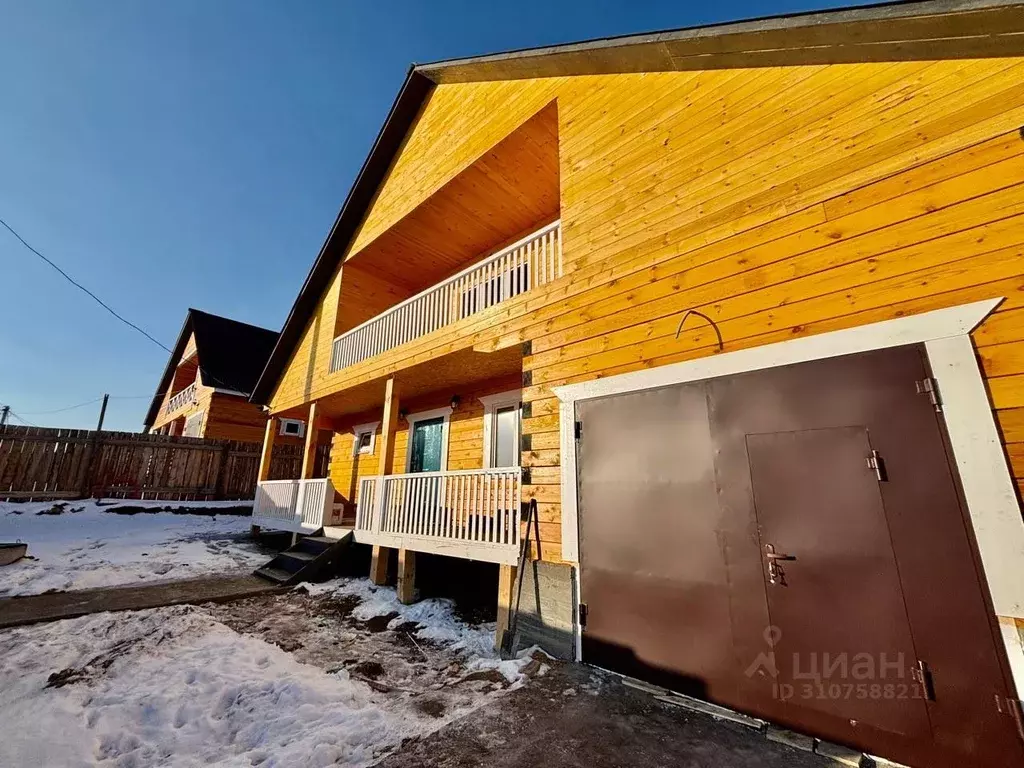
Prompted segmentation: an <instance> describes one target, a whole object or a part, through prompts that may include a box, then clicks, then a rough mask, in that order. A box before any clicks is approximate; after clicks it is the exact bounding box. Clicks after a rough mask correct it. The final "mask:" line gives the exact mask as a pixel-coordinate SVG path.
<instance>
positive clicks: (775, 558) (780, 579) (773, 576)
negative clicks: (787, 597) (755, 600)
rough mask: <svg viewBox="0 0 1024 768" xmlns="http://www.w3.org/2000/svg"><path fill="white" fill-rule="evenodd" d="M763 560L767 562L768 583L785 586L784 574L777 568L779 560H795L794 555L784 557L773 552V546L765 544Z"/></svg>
mask: <svg viewBox="0 0 1024 768" xmlns="http://www.w3.org/2000/svg"><path fill="white" fill-rule="evenodd" d="M764 552H765V555H764V556H765V559H766V560H767V561H768V583H769V584H781V585H782V586H786V574H785V573H784V572H783V570H782V569H781V568H780V567H779V561H780V560H796V556H795V555H784V554H782V553H780V552H776V551H775V546H774V545H773V544H765V546H764Z"/></svg>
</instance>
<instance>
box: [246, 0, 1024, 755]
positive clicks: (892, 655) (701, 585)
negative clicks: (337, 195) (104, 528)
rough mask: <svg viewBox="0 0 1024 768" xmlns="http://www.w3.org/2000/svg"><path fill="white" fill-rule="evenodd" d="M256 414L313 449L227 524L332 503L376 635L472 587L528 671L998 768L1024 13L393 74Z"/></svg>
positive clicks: (1015, 599)
mask: <svg viewBox="0 0 1024 768" xmlns="http://www.w3.org/2000/svg"><path fill="white" fill-rule="evenodd" d="M253 400H254V401H255V402H259V403H266V404H267V405H268V406H269V409H270V413H271V415H272V418H273V421H272V422H271V424H270V425H268V427H267V431H266V440H265V452H266V450H269V448H270V447H271V446H272V444H273V441H274V440H275V439H276V437H277V435H278V434H279V430H278V428H277V426H275V425H276V423H277V420H279V419H285V418H289V419H302V420H305V421H306V422H307V423H308V424H309V425H311V426H312V427H319V428H322V429H325V430H329V431H330V432H331V433H332V434H333V438H332V451H331V459H330V473H329V477H328V478H325V479H321V480H312V479H310V476H309V474H308V470H304V472H303V475H302V477H299V478H295V480H294V481H285V482H283V483H280V482H279V483H274V482H263V483H261V484H260V487H259V489H258V493H257V504H256V508H255V510H254V516H255V517H254V522H255V523H257V524H259V525H267V526H272V527H282V528H286V529H290V530H302V531H312V530H317V529H319V528H320V527H321V525H322V524H323V523H324V519H323V509H325V508H330V500H331V499H333V498H334V496H335V494H337V496H338V500H339V501H340V502H341V503H344V504H348V505H350V507H351V509H352V512H353V516H354V517H353V520H352V523H351V526H352V527H353V529H354V534H353V535H354V537H355V539H356V541H359V542H363V543H366V544H370V545H373V547H374V558H373V565H372V566H371V570H372V574H371V575H372V578H374V579H375V580H376V581H378V582H380V581H382V580H383V579H384V578H385V577H386V573H387V562H388V560H389V558H394V557H395V556H397V559H398V588H399V593H400V596H401V597H402V598H403V599H406V600H410V599H413V598H414V594H415V593H414V577H415V556H416V554H417V553H430V554H434V555H438V554H439V555H447V556H450V557H459V558H472V559H476V560H485V561H490V562H493V563H498V564H499V574H498V576H497V577H496V579H495V581H496V584H495V588H496V590H497V596H496V599H497V601H498V605H499V608H500V610H501V613H500V615H499V620H500V621H501V622H502V623H503V622H504V621H506V618H507V614H506V612H505V608H506V607H507V606H508V604H509V603H510V602H512V601H513V600H514V597H515V594H516V582H517V578H521V579H522V580H523V581H524V583H525V587H526V588H525V589H524V590H523V594H524V596H525V597H524V598H523V608H522V615H521V616H520V618H519V624H518V629H519V632H520V634H521V635H523V637H524V641H532V640H534V639H537V638H540V639H541V641H542V642H543V643H544V644H545V645H546V646H547V647H549V648H552V649H554V650H556V651H559V652H561V653H563V654H565V655H567V656H571V657H573V658H576V659H582V660H583V661H586V662H590V663H594V664H598V665H601V666H604V667H607V668H610V669H613V670H616V671H619V672H622V673H624V674H627V675H631V676H634V677H640V678H646V679H648V680H653V681H655V682H658V683H661V684H662V685H665V686H666V687H670V688H673V689H677V690H682V691H684V692H688V693H691V694H693V695H696V696H699V697H702V698H706V699H709V700H711V701H714V702H718V703H720V704H724V705H726V706H729V707H733V708H735V709H738V710H741V711H744V712H748V713H751V714H755V715H758V716H762V717H766V718H769V719H771V720H773V721H775V722H779V723H783V724H786V725H789V726H791V727H794V728H797V729H799V730H803V731H805V732H810V733H813V734H814V735H816V736H820V737H823V738H828V739H832V740H834V741H838V742H842V743H844V744H848V745H852V746H855V747H858V748H861V749H865V750H868V751H870V752H873V753H875V754H881V755H883V756H886V757H890V758H893V759H897V760H900V761H901V762H907V763H912V764H913V765H928V766H943V765H984V766H995V765H1010V764H1019V761H1020V760H1022V759H1024V753H1022V743H1021V736H1020V733H1021V730H1022V727H1024V726H1022V717H1021V707H1020V701H1019V699H1020V696H1021V691H1022V690H1024V650H1022V647H1021V629H1022V627H1024V522H1022V517H1021V508H1020V491H1021V485H1022V483H1024V5H1022V4H1021V3H1019V2H999V1H990V0H985V1H983V2H974V1H973V0H966V1H964V2H925V3H899V4H893V5H885V6H877V7H867V8H858V9H851V10H846V11H832V12H827V13H816V14H807V15H797V16H789V17H780V18H771V19H762V20H756V21H751V22H742V23H736V24H724V25H718V26H713V27H706V28H696V29H684V30H678V31H670V32H664V33H658V34H653V35H640V36H632V37H623V38H613V39H608V40H598V41H593V42H588V43H580V44H574V45H564V46H554V47H550V48H543V49H537V50H526V51H518V52H514V53H509V54H498V55H491V56H481V57H477V58H472V59H463V60H457V61H446V62H441V63H436V64H427V65H419V66H415V67H413V68H412V69H411V70H410V73H409V75H408V78H407V80H406V81H405V84H404V85H403V87H402V90H401V92H400V93H399V95H398V97H397V100H396V101H395V103H394V106H393V107H392V110H391V112H390V114H389V115H388V117H387V120H386V122H385V124H384V126H383V128H382V129H381V132H380V135H379V136H378V138H377V140H376V142H375V144H374V146H373V149H372V151H371V153H370V155H369V157H368V158H367V160H366V162H365V164H364V166H363V168H362V170H361V172H360V174H359V176H358V178H357V181H356V182H355V184H354V186H353V188H352V190H351V192H350V193H349V196H348V199H347V200H346V202H345V204H344V207H343V208H342V210H341V212H340V214H339V216H338V218H337V221H336V222H335V225H334V227H333V229H332V231H331V233H330V236H329V237H328V239H327V241H326V243H325V244H324V246H323V249H322V250H321V252H320V254H319V256H318V257H317V259H316V262H315V264H314V265H313V267H312V270H311V271H310V273H309V276H308V278H307V279H306V282H305V284H304V285H303V287H302V290H301V292H300V294H299V296H298V298H297V299H296V301H295V304H294V306H293V308H292V310H291V313H290V315H289V317H288V320H287V322H286V324H285V326H284V329H283V331H282V333H281V336H280V339H279V340H278V342H277V344H276V346H275V348H274V351H273V353H272V354H271V356H270V359H269V361H268V363H267V367H266V370H265V371H264V372H263V374H262V376H261V378H260V381H259V383H258V385H257V386H256V389H255V392H254V393H253ZM517 445H518V449H517V447H516V446H517ZM307 464H308V465H310V466H311V463H310V462H307ZM264 477H265V475H264ZM325 504H326V505H325ZM531 509H535V510H536V513H537V519H536V521H534V520H531V521H530V522H531V524H530V525H529V526H527V525H526V524H524V523H522V522H521V521H522V519H523V517H522V516H521V513H522V515H526V514H528V513H529V511H530V510H531ZM326 532H327V534H328V535H341V534H342V532H343V531H342V530H341V529H335V528H332V527H330V526H328V528H327V529H326ZM528 533H529V534H533V535H534V536H535V538H534V539H533V542H532V544H531V553H532V555H533V557H534V558H535V560H534V561H532V562H531V564H530V567H529V568H528V569H526V570H527V572H526V573H518V574H517V572H516V567H515V564H516V562H517V552H518V548H519V546H520V543H521V542H522V541H523V539H524V537H525V536H526V535H527V534H528ZM538 539H539V541H538ZM500 631H501V630H500V628H499V632H500Z"/></svg>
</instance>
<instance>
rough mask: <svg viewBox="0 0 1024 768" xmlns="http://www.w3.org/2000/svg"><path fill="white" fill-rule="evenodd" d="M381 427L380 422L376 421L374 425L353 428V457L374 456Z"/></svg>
mask: <svg viewBox="0 0 1024 768" xmlns="http://www.w3.org/2000/svg"><path fill="white" fill-rule="evenodd" d="M378 426H380V422H379V421H375V422H373V423H372V424H359V425H358V426H355V427H352V435H353V438H352V455H353V456H358V455H360V454H362V455H365V456H372V455H373V451H374V448H375V444H376V442H377V427H378Z"/></svg>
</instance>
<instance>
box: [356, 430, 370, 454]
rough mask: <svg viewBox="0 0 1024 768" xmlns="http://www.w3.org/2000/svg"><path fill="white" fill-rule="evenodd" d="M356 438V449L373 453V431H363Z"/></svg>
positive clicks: (360, 451)
mask: <svg viewBox="0 0 1024 768" xmlns="http://www.w3.org/2000/svg"><path fill="white" fill-rule="evenodd" d="M356 439H357V440H358V442H357V443H356V450H357V451H359V453H373V432H361V433H360V434H359V436H358V438H356Z"/></svg>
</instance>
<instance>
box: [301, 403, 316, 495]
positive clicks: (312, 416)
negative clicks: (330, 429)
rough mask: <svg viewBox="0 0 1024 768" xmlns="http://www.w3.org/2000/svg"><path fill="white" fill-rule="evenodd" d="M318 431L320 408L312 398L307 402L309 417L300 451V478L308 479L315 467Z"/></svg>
mask: <svg viewBox="0 0 1024 768" xmlns="http://www.w3.org/2000/svg"><path fill="white" fill-rule="evenodd" d="M319 432H320V409H319V408H318V407H317V403H316V401H315V400H314V401H313V402H312V403H310V404H309V417H308V418H307V419H306V445H305V450H304V451H303V452H302V472H301V474H300V475H299V479H300V480H310V479H312V477H313V470H314V469H315V468H316V443H317V439H318V435H319Z"/></svg>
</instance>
